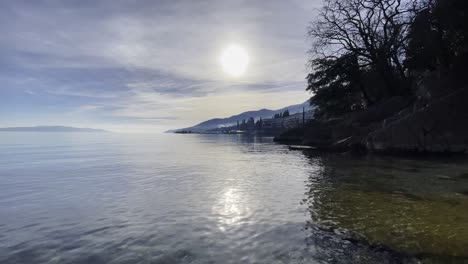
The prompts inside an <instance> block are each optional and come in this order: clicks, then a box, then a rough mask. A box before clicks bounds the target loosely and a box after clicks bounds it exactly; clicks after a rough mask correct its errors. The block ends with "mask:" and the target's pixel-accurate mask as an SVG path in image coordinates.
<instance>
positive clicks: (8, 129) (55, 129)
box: [0, 126, 110, 133]
mask: <svg viewBox="0 0 468 264" xmlns="http://www.w3.org/2000/svg"><path fill="white" fill-rule="evenodd" d="M0 132H86V133H110V131H107V130H104V129H95V128H80V127H67V126H33V127H2V128H0Z"/></svg>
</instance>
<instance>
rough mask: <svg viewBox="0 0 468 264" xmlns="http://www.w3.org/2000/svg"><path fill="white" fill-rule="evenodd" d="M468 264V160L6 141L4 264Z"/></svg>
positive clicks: (237, 143)
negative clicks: (422, 263) (421, 263)
mask: <svg viewBox="0 0 468 264" xmlns="http://www.w3.org/2000/svg"><path fill="white" fill-rule="evenodd" d="M418 261H422V262H424V263H468V162H467V160H466V159H464V158H452V159H446V160H441V159H437V160H436V159H434V160H422V159H407V158H389V157H371V156H367V157H360V158H356V157H349V156H347V155H338V154H320V153H307V152H303V151H290V150H288V147H287V146H283V145H278V144H275V143H273V142H272V139H271V138H258V137H257V138H256V137H246V136H240V135H175V134H155V135H123V134H105V133H104V134H99V133H96V134H94V133H90V134H86V133H81V134H80V133H9V132H4V133H0V263H417V262H418Z"/></svg>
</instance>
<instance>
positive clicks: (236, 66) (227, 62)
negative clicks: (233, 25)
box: [221, 45, 249, 77]
mask: <svg viewBox="0 0 468 264" xmlns="http://www.w3.org/2000/svg"><path fill="white" fill-rule="evenodd" d="M221 65H222V66H223V70H224V72H225V73H227V74H229V75H231V76H234V77H238V76H241V75H243V74H244V73H245V72H246V70H247V66H248V65H249V54H247V51H245V49H243V48H242V47H240V46H238V45H231V46H229V47H227V48H226V49H224V51H223V53H222V54H221Z"/></svg>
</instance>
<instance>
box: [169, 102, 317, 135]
mask: <svg viewBox="0 0 468 264" xmlns="http://www.w3.org/2000/svg"><path fill="white" fill-rule="evenodd" d="M303 108H305V110H306V111H308V110H312V109H314V107H313V106H311V105H310V104H309V101H306V102H304V103H302V104H297V105H290V106H287V107H283V108H281V109H278V110H270V109H261V110H257V111H248V112H244V113H241V114H238V115H234V116H231V117H227V118H214V119H210V120H207V121H204V122H202V123H200V124H198V125H195V126H192V127H187V128H180V129H174V130H169V131H166V132H167V133H173V132H176V131H181V130H190V131H193V132H204V131H207V130H210V129H215V128H218V127H224V126H232V125H235V124H237V121H242V119H245V120H247V119H249V118H250V117H253V118H254V119H255V120H257V119H260V118H262V119H265V118H271V117H273V116H274V115H275V114H277V113H282V112H284V111H285V110H286V109H288V110H289V113H290V114H295V113H299V112H302V109H303Z"/></svg>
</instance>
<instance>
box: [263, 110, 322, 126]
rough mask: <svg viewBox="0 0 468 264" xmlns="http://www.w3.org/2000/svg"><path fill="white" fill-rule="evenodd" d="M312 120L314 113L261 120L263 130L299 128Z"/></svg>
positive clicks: (308, 112)
mask: <svg viewBox="0 0 468 264" xmlns="http://www.w3.org/2000/svg"><path fill="white" fill-rule="evenodd" d="M313 118H314V111H313V110H310V111H307V112H303V113H297V114H293V115H290V116H287V117H277V118H266V119H263V126H262V127H263V128H264V129H284V128H286V129H289V128H295V127H300V126H302V125H304V124H305V123H307V122H309V121H310V120H312V119H313Z"/></svg>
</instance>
